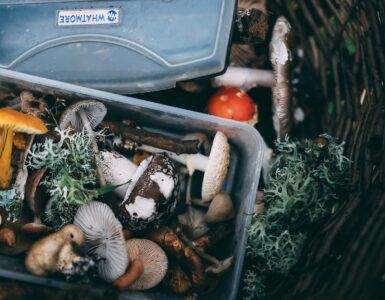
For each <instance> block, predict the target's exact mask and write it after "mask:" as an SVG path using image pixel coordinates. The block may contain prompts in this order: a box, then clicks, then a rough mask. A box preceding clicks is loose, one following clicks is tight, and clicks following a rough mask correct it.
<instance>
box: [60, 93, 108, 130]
mask: <svg viewBox="0 0 385 300" xmlns="http://www.w3.org/2000/svg"><path fill="white" fill-rule="evenodd" d="M81 110H82V111H84V112H85V114H86V116H87V119H88V120H89V121H90V125H91V128H92V129H95V127H96V126H98V125H99V124H100V123H101V122H102V121H103V119H104V117H105V115H106V114H107V108H106V107H105V105H104V104H103V103H101V102H99V101H95V100H82V101H79V102H76V103H74V104H72V105H70V106H68V107H67V109H66V110H65V111H64V112H63V113H62V115H61V116H60V120H59V127H60V129H65V128H67V127H68V126H70V125H72V126H73V128H74V129H75V130H76V131H80V130H82V128H83V124H82V121H81V119H80V117H78V116H77V114H76V113H77V112H78V111H81Z"/></svg>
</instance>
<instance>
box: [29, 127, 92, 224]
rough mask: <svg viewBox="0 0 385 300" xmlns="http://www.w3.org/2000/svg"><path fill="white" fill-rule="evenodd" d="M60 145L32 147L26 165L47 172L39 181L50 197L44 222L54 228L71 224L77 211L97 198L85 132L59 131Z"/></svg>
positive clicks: (51, 143) (50, 142)
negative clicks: (43, 169)
mask: <svg viewBox="0 0 385 300" xmlns="http://www.w3.org/2000/svg"><path fill="white" fill-rule="evenodd" d="M57 131H58V133H59V134H60V141H59V142H57V143H55V142H54V141H53V140H51V139H47V140H45V141H44V143H38V144H35V145H33V147H32V149H31V151H30V153H29V156H28V161H27V165H28V167H29V168H31V169H41V168H47V171H48V175H47V176H46V177H45V178H44V180H43V181H42V183H41V184H42V185H44V186H45V187H46V189H47V191H48V193H49V195H50V201H49V204H48V206H47V212H46V218H45V220H46V221H47V222H48V223H49V224H50V225H51V226H53V227H55V228H60V227H61V226H63V225H65V224H67V223H71V222H72V221H73V217H74V215H75V213H76V210H77V208H78V207H79V206H80V205H82V204H85V203H88V202H89V201H91V200H93V199H95V198H96V197H97V195H98V193H97V191H96V189H95V185H96V179H97V178H96V171H95V165H94V160H93V157H94V154H93V152H92V150H91V149H92V147H91V140H90V138H89V137H88V135H87V134H86V133H85V132H76V133H74V132H72V131H70V130H69V129H67V130H58V129H57Z"/></svg>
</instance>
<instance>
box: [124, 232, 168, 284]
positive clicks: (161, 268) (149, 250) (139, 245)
mask: <svg viewBox="0 0 385 300" xmlns="http://www.w3.org/2000/svg"><path fill="white" fill-rule="evenodd" d="M126 248H127V253H128V256H129V258H130V260H134V259H139V260H140V261H141V262H142V264H143V273H142V275H140V277H139V278H138V279H137V280H136V281H135V282H134V283H133V284H131V285H130V290H147V289H151V288H153V287H155V286H157V285H158V284H159V283H160V282H161V281H162V280H163V278H164V276H165V275H166V272H167V268H168V259H167V256H166V254H165V253H164V251H163V249H162V248H161V247H159V246H158V244H156V243H154V242H153V241H150V240H146V239H131V240H128V241H126Z"/></svg>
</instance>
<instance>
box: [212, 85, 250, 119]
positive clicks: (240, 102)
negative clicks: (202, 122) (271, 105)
mask: <svg viewBox="0 0 385 300" xmlns="http://www.w3.org/2000/svg"><path fill="white" fill-rule="evenodd" d="M207 112H208V113H209V114H210V115H214V116H217V117H222V118H225V119H232V120H235V121H241V122H246V121H251V120H253V119H255V116H256V115H257V107H256V105H255V104H254V102H253V99H251V97H250V96H249V95H248V94H247V93H246V92H245V91H243V90H241V89H238V88H235V87H221V88H220V89H219V90H218V92H216V93H215V94H214V95H213V96H212V97H211V98H210V100H209V103H208V105H207Z"/></svg>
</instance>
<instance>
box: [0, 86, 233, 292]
mask: <svg viewBox="0 0 385 300" xmlns="http://www.w3.org/2000/svg"><path fill="white" fill-rule="evenodd" d="M46 112H47V103H46V102H45V100H44V98H42V97H41V98H36V97H34V95H33V94H32V93H30V92H28V91H23V92H21V94H20V95H19V96H18V97H11V98H8V99H6V100H2V101H0V131H1V135H0V151H1V152H0V170H1V172H0V191H1V190H7V189H9V188H10V187H13V188H15V190H17V191H19V194H18V197H20V199H21V201H22V205H23V211H27V213H25V214H23V216H22V217H21V218H20V220H18V221H17V222H12V220H9V218H8V217H7V211H6V209H5V208H1V206H0V213H1V214H0V218H1V219H0V224H1V225H0V253H1V254H21V253H26V258H25V265H26V268H27V269H28V271H30V272H31V273H33V274H35V275H37V276H49V275H54V274H61V275H65V276H66V277H70V276H72V275H79V276H83V275H85V274H88V273H89V272H91V271H93V272H94V273H96V274H97V277H99V278H100V279H102V280H103V281H106V282H109V283H112V285H113V286H115V287H116V288H117V289H118V290H120V291H123V290H147V289H152V288H154V287H156V286H158V285H159V286H160V287H159V288H165V289H169V290H171V291H173V292H175V293H178V294H186V293H204V292H207V291H209V290H211V289H213V288H214V287H215V285H216V283H217V282H218V278H219V275H221V274H222V273H224V272H226V271H227V270H229V269H230V268H231V266H232V263H233V257H232V256H230V257H226V256H225V257H224V255H225V254H224V253H223V252H224V251H223V250H220V251H217V252H215V250H216V249H217V250H218V249H220V248H222V249H223V243H224V239H226V238H227V239H228V237H229V235H230V234H231V233H232V230H233V222H232V219H233V218H234V216H235V209H234V206H233V202H232V199H231V198H230V196H229V195H228V194H227V193H226V192H224V191H223V190H222V187H223V184H224V181H225V179H226V176H227V173H228V168H229V164H230V145H229V143H228V140H227V137H226V136H225V134H224V133H222V132H216V133H215V136H214V138H213V139H212V140H210V139H209V137H208V136H206V135H205V134H202V133H193V134H188V135H186V136H184V137H183V138H182V139H177V138H172V137H169V136H166V135H163V134H160V133H157V132H152V131H148V130H146V129H144V128H141V127H139V126H137V124H135V123H133V122H131V121H127V120H114V119H110V118H111V117H112V118H113V117H114V116H112V114H111V116H110V115H109V114H108V112H107V108H106V107H105V105H104V104H103V103H101V102H99V101H95V100H82V101H78V102H75V103H72V104H70V105H68V106H66V107H65V110H64V111H62V112H61V113H60V118H59V119H58V122H57V123H58V124H57V126H58V127H59V128H60V129H61V130H64V129H68V128H69V129H70V130H72V131H74V132H76V131H81V130H83V131H85V132H86V133H87V135H88V136H89V138H90V139H91V141H92V143H91V146H92V150H93V151H92V153H93V154H94V157H93V160H94V162H95V169H96V173H97V178H98V187H99V188H100V187H104V186H108V187H113V189H112V192H110V193H108V194H107V196H101V197H99V198H97V199H96V200H95V201H90V202H88V203H85V204H83V205H81V206H80V207H79V209H78V210H77V212H76V215H75V217H74V220H73V222H72V224H67V225H65V226H63V227H61V228H60V229H59V230H56V231H55V230H54V229H53V228H51V227H50V226H49V225H48V224H45V222H44V214H45V209H46V206H47V203H48V202H49V199H47V191H43V189H42V186H41V182H42V180H43V178H44V176H45V175H46V169H40V170H34V171H31V170H29V169H28V168H27V167H26V164H25V161H26V158H27V157H28V153H29V151H30V149H31V145H32V144H33V143H34V142H36V139H38V140H40V141H41V140H45V139H52V140H53V141H55V139H57V136H55V131H54V128H53V127H52V126H51V125H48V124H47V123H45V121H44V120H45V114H46ZM97 132H103V137H104V138H103V139H100V138H98V134H97ZM48 198H49V197H48ZM213 253H215V255H213Z"/></svg>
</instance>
